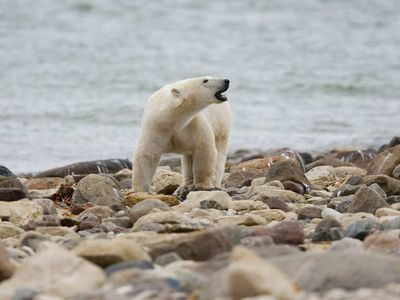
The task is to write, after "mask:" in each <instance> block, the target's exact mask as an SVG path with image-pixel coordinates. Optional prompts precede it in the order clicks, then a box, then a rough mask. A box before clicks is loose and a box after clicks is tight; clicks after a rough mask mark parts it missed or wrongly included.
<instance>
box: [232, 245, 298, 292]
mask: <svg viewBox="0 0 400 300" xmlns="http://www.w3.org/2000/svg"><path fill="white" fill-rule="evenodd" d="M228 272H229V275H228V276H229V291H230V296H231V297H232V299H243V298H246V297H253V296H259V295H271V296H273V297H274V298H277V299H282V300H285V299H287V300H290V299H294V298H295V297H296V294H297V293H299V292H300V288H299V287H298V286H297V285H296V283H295V282H294V281H293V280H292V279H290V277H288V276H287V275H286V274H285V273H283V272H282V271H281V270H280V269H279V268H277V267H276V266H275V265H273V264H271V263H270V262H268V261H267V260H264V259H262V258H261V257H259V256H258V255H257V254H255V253H254V252H252V251H251V250H248V249H246V248H244V247H242V246H237V247H235V248H234V249H233V251H232V254H231V264H230V265H229V268H228Z"/></svg>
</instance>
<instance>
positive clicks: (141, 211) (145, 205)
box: [129, 199, 171, 224]
mask: <svg viewBox="0 0 400 300" xmlns="http://www.w3.org/2000/svg"><path fill="white" fill-rule="evenodd" d="M153 209H154V210H160V211H170V210H171V208H170V207H169V206H168V205H167V204H166V203H164V202H163V201H161V200H159V199H145V200H143V201H141V202H139V203H137V204H135V205H134V206H132V208H131V209H130V210H129V217H130V220H131V222H132V224H135V222H136V221H137V220H138V219H139V218H140V217H142V216H144V215H146V214H148V213H149V212H151V211H152V210H153Z"/></svg>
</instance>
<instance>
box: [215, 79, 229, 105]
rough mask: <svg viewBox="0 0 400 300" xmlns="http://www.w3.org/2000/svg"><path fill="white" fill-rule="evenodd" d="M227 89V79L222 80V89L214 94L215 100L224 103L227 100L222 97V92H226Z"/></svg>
mask: <svg viewBox="0 0 400 300" xmlns="http://www.w3.org/2000/svg"><path fill="white" fill-rule="evenodd" d="M228 88H229V79H224V80H223V85H222V87H221V88H220V89H219V90H218V91H217V92H216V93H215V98H217V99H218V100H219V101H221V102H225V101H227V100H228V98H227V97H226V95H223V94H222V93H223V92H226V91H227V90H228Z"/></svg>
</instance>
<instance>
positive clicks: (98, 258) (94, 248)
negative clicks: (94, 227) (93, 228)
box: [73, 239, 151, 268]
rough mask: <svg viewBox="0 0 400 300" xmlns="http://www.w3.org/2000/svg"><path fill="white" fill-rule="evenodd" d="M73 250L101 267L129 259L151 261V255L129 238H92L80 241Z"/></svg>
mask: <svg viewBox="0 0 400 300" xmlns="http://www.w3.org/2000/svg"><path fill="white" fill-rule="evenodd" d="M73 252H74V253H75V254H76V255H78V256H80V257H83V258H85V259H86V260H88V261H91V262H93V263H95V264H96V265H98V266H101V267H103V268H104V267H107V266H109V265H112V264H116V263H121V262H127V261H144V260H146V261H151V258H150V256H149V255H148V254H147V253H146V252H145V251H144V250H143V249H142V248H141V247H140V246H139V245H138V244H136V243H135V242H133V241H130V240H128V239H90V240H85V241H82V242H81V243H79V245H78V246H77V247H75V248H74V249H73Z"/></svg>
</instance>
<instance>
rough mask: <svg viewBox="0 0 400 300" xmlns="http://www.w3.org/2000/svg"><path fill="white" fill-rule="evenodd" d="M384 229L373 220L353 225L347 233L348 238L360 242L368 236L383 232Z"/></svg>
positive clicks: (356, 222) (348, 228) (357, 222)
mask: <svg viewBox="0 0 400 300" xmlns="http://www.w3.org/2000/svg"><path fill="white" fill-rule="evenodd" d="M383 229H384V227H383V226H382V225H381V224H379V223H378V222H375V221H373V220H371V219H364V220H358V221H354V222H353V223H351V224H350V225H349V226H348V227H347V229H346V231H345V234H344V235H345V236H346V237H352V238H356V239H359V240H364V239H365V238H366V237H367V236H368V235H370V234H372V233H374V232H376V231H380V230H383Z"/></svg>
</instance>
